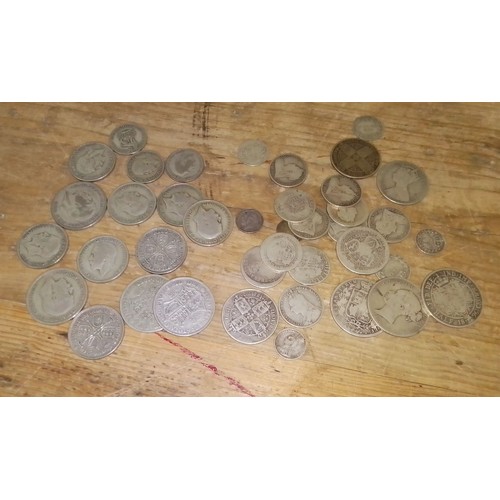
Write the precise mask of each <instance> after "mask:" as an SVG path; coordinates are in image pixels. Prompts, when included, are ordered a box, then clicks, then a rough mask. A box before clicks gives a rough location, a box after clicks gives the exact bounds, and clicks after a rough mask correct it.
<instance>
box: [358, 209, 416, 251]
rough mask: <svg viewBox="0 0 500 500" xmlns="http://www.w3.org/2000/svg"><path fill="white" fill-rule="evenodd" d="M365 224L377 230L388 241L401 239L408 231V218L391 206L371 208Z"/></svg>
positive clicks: (392, 241) (409, 225) (393, 241)
mask: <svg viewBox="0 0 500 500" xmlns="http://www.w3.org/2000/svg"><path fill="white" fill-rule="evenodd" d="M366 225H367V226H368V227H370V228H372V229H375V231H377V232H379V233H380V234H381V235H382V236H383V237H384V238H385V239H386V240H387V242H388V243H398V242H399V241H403V240H404V239H405V238H406V237H407V236H408V234H409V233H410V227H411V224H410V219H408V217H407V216H406V215H405V214H404V213H403V212H401V210H398V209H397V208H393V207H379V208H376V209H375V210H372V211H371V212H370V213H369V215H368V219H367V220H366Z"/></svg>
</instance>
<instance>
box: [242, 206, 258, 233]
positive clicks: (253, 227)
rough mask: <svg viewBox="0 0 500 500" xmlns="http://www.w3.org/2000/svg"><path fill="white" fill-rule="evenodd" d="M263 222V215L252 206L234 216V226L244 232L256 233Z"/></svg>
mask: <svg viewBox="0 0 500 500" xmlns="http://www.w3.org/2000/svg"><path fill="white" fill-rule="evenodd" d="M263 224H264V217H262V214H261V213H260V212H259V211H258V210H255V209H254V208H246V209H244V210H241V211H240V212H239V213H238V215H237V216H236V227H237V228H238V229H239V230H240V231H243V232H244V233H256V232H257V231H258V230H259V229H260V228H261V227H262V225H263Z"/></svg>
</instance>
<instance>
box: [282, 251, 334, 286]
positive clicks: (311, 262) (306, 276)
mask: <svg viewBox="0 0 500 500" xmlns="http://www.w3.org/2000/svg"><path fill="white" fill-rule="evenodd" d="M289 273H290V276H291V277H292V278H293V279H294V280H295V281H297V282H299V283H301V284H302V285H317V284H318V283H321V282H322V281H324V280H325V279H326V278H327V277H328V275H329V274H330V261H329V259H328V256H327V255H326V253H325V252H323V250H320V249H319V248H316V247H312V246H307V245H303V246H302V259H300V262H299V264H298V265H297V267H295V268H294V269H291V270H290V271H289Z"/></svg>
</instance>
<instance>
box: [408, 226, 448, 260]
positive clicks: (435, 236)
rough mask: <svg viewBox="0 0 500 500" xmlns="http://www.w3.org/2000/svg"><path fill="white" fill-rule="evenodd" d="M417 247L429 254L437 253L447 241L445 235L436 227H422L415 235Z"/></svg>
mask: <svg viewBox="0 0 500 500" xmlns="http://www.w3.org/2000/svg"><path fill="white" fill-rule="evenodd" d="M415 242H416V244H417V247H418V249H419V250H421V251H422V252H424V253H426V254H428V255H435V254H437V253H439V252H441V251H442V250H443V248H444V245H445V241H444V237H443V235H442V234H441V233H440V232H439V231H436V230H435V229H430V228H426V229H422V230H421V231H419V232H418V233H417V236H416V237H415Z"/></svg>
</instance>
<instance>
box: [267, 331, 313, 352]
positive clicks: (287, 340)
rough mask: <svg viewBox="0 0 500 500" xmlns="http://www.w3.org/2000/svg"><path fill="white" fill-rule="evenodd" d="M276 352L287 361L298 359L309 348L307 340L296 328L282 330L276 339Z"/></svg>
mask: <svg viewBox="0 0 500 500" xmlns="http://www.w3.org/2000/svg"><path fill="white" fill-rule="evenodd" d="M274 345H275V347H276V351H278V354H279V355H280V356H283V357H284V358H286V359H298V358H300V357H302V356H303V355H304V353H305V352H306V348H307V342H306V338H305V337H304V335H302V333H300V332H299V331H298V330H296V329H295V328H285V329H284V330H281V331H280V332H279V333H278V335H276V338H275V339H274Z"/></svg>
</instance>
